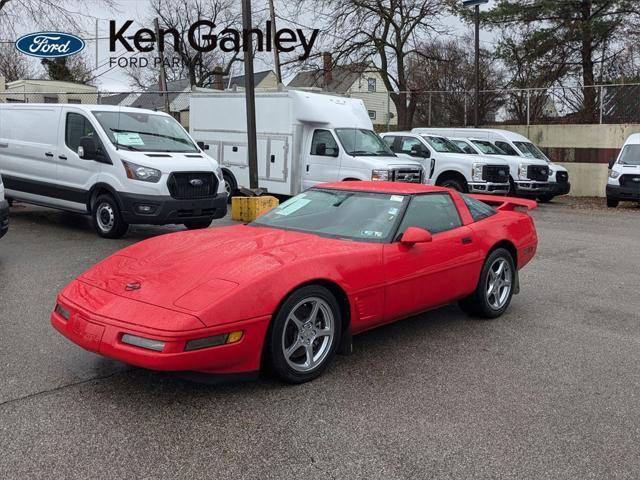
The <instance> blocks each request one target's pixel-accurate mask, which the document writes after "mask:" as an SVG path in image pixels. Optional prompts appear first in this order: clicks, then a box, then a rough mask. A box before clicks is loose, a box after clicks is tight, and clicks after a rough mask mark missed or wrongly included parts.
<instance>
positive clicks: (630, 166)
mask: <svg viewBox="0 0 640 480" xmlns="http://www.w3.org/2000/svg"><path fill="white" fill-rule="evenodd" d="M609 170H610V171H609V180H608V181H607V207H610V208H615V207H617V206H618V204H619V203H620V202H621V201H633V202H640V133H634V134H633V135H631V136H629V138H627V141H626V142H624V146H623V147H622V150H621V151H620V154H619V155H618V158H617V159H614V160H611V161H610V162H609Z"/></svg>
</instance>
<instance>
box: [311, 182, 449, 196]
mask: <svg viewBox="0 0 640 480" xmlns="http://www.w3.org/2000/svg"><path fill="white" fill-rule="evenodd" d="M316 187H319V188H330V189H333V190H354V191H358V192H373V193H398V194H402V195H411V194H415V193H428V192H446V191H448V189H446V188H443V187H434V186H431V185H424V184H421V183H402V182H373V181H369V182H335V183H322V184H320V185H316Z"/></svg>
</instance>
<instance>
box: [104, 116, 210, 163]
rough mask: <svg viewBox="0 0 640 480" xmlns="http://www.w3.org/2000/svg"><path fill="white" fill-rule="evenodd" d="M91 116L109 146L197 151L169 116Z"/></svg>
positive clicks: (162, 150) (150, 149) (133, 148)
mask: <svg viewBox="0 0 640 480" xmlns="http://www.w3.org/2000/svg"><path fill="white" fill-rule="evenodd" d="M93 115H94V116H95V117H96V119H97V120H98V122H99V123H100V125H101V126H102V128H103V129H104V131H105V132H106V134H107V136H108V137H109V140H111V143H113V144H114V145H115V146H117V147H120V148H126V149H127V150H134V151H138V150H139V151H142V152H176V153H178V152H180V153H195V152H198V151H199V150H198V147H196V145H194V143H193V142H192V141H191V138H189V135H187V133H186V132H185V131H184V129H183V128H182V127H181V126H180V124H179V123H178V122H176V121H175V120H174V119H173V118H171V117H168V116H165V115H154V114H149V113H144V112H140V113H138V112H104V111H94V112H93Z"/></svg>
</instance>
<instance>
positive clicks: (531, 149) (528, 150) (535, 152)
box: [513, 142, 547, 160]
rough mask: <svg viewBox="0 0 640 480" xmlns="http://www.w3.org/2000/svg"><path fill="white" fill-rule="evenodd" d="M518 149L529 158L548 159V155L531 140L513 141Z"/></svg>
mask: <svg viewBox="0 0 640 480" xmlns="http://www.w3.org/2000/svg"><path fill="white" fill-rule="evenodd" d="M513 144H514V145H515V146H516V147H518V150H520V151H521V152H522V154H523V155H524V156H525V157H527V158H537V159H538V160H546V159H547V157H545V156H544V153H542V152H541V151H540V149H539V148H538V147H536V146H535V145H534V144H533V143H530V142H513Z"/></svg>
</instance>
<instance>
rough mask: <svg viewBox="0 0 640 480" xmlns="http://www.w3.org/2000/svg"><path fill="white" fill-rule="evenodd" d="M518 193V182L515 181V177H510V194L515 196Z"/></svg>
mask: <svg viewBox="0 0 640 480" xmlns="http://www.w3.org/2000/svg"><path fill="white" fill-rule="evenodd" d="M517 194H518V192H517V191H516V182H514V181H513V178H511V177H509V196H510V197H515V196H516V195H517Z"/></svg>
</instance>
